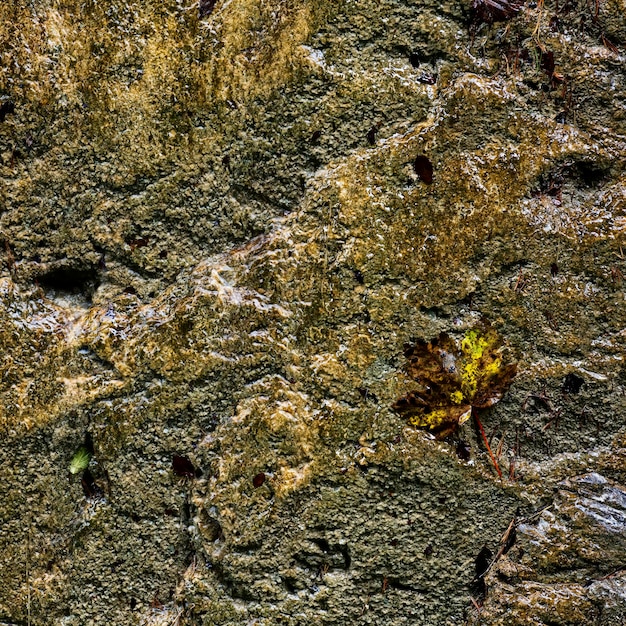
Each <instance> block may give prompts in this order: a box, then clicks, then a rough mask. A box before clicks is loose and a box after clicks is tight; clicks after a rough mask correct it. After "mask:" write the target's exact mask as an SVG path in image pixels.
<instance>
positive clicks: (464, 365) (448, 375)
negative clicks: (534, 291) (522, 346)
mask: <svg viewBox="0 0 626 626" xmlns="http://www.w3.org/2000/svg"><path fill="white" fill-rule="evenodd" d="M404 354H405V356H406V357H407V359H408V364H407V368H406V369H407V373H408V374H409V376H410V377H411V378H412V379H413V380H415V382H416V383H417V388H416V389H413V390H412V391H410V392H409V393H407V394H406V395H404V396H403V397H402V398H400V399H399V400H397V401H396V403H395V404H394V405H393V408H394V409H395V410H396V411H397V412H398V413H400V414H401V415H403V416H404V417H406V418H407V419H408V420H409V423H411V424H412V425H413V426H416V427H418V428H425V429H427V430H429V431H431V432H432V433H434V434H435V435H436V436H437V438H439V439H442V438H444V437H446V436H448V435H450V434H452V433H453V432H454V431H456V429H457V428H458V427H459V425H461V424H463V423H464V422H465V421H467V420H468V419H469V417H470V415H471V410H472V408H485V407H488V406H492V405H494V404H495V403H496V402H498V401H499V400H500V399H501V398H502V396H503V395H504V394H505V393H506V391H507V390H508V388H509V386H510V385H511V381H512V380H513V378H514V376H515V374H516V371H517V364H516V363H512V362H507V360H506V352H505V351H504V349H503V342H502V339H501V338H500V336H499V335H498V334H497V333H496V331H495V330H493V328H491V326H489V325H486V324H483V325H481V326H478V327H475V328H472V329H470V330H468V331H467V332H466V333H465V335H464V337H463V339H462V340H461V342H460V344H458V343H457V342H456V341H455V340H454V339H453V338H451V337H450V336H449V335H447V334H446V333H441V334H440V335H439V337H436V338H435V339H432V340H431V341H428V342H427V341H424V340H419V341H417V342H416V343H414V344H412V345H410V346H408V347H407V348H406V349H405V352H404Z"/></svg>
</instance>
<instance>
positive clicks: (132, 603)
mask: <svg viewBox="0 0 626 626" xmlns="http://www.w3.org/2000/svg"><path fill="white" fill-rule="evenodd" d="M136 606H137V599H136V598H131V599H130V610H131V611H134V610H135V607H136Z"/></svg>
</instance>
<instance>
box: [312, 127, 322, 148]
mask: <svg viewBox="0 0 626 626" xmlns="http://www.w3.org/2000/svg"><path fill="white" fill-rule="evenodd" d="M321 136H322V131H321V130H316V131H314V132H313V134H312V135H311V137H310V139H309V143H310V144H311V145H312V146H317V145H319V142H320V137H321Z"/></svg>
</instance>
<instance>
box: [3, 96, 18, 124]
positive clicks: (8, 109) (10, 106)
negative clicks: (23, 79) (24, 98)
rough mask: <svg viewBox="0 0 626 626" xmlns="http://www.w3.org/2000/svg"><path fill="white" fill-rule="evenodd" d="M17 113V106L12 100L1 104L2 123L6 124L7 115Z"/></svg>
mask: <svg viewBox="0 0 626 626" xmlns="http://www.w3.org/2000/svg"><path fill="white" fill-rule="evenodd" d="M12 113H15V104H14V103H13V101H12V100H5V101H4V102H3V103H2V104H0V122H4V120H5V119H6V117H7V115H11V114H12Z"/></svg>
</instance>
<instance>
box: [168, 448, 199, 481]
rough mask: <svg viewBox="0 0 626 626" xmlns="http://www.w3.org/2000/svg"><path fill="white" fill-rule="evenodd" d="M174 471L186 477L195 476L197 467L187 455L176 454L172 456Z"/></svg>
mask: <svg viewBox="0 0 626 626" xmlns="http://www.w3.org/2000/svg"><path fill="white" fill-rule="evenodd" d="M172 471H173V472H174V474H176V475H177V476H184V477H185V478H195V475H196V468H195V467H194V466H193V463H192V462H191V461H190V460H189V459H188V458H187V457H186V456H180V455H178V454H175V455H174V456H173V457H172Z"/></svg>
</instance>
